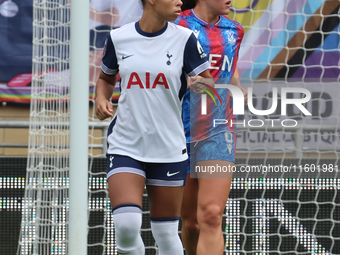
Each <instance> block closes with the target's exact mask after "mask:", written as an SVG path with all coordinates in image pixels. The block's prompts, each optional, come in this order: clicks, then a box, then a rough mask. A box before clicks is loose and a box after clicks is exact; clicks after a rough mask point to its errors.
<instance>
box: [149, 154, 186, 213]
mask: <svg viewBox="0 0 340 255" xmlns="http://www.w3.org/2000/svg"><path fill="white" fill-rule="evenodd" d="M145 172H146V188H147V191H148V197H149V202H150V216H151V217H153V218H173V217H178V216H179V215H180V209H181V205H182V197H183V190H184V185H185V182H186V176H187V174H186V173H187V161H186V160H185V161H181V162H173V163H147V164H146V168H145Z"/></svg>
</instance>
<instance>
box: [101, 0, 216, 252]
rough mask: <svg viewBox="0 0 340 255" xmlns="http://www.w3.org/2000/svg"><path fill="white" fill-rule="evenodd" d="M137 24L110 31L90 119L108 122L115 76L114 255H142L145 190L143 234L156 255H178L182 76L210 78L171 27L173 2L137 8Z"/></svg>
mask: <svg viewBox="0 0 340 255" xmlns="http://www.w3.org/2000/svg"><path fill="white" fill-rule="evenodd" d="M142 3H143V6H144V11H143V15H142V18H141V20H140V21H139V22H136V23H130V24H127V25H125V26H123V27H121V28H119V29H116V30H112V31H111V32H110V35H109V36H108V38H107V40H106V43H105V49H104V56H103V60H102V65H101V67H102V72H101V74H100V77H99V79H98V82H97V87H96V115H97V117H98V118H99V119H100V120H103V119H106V118H108V117H112V113H113V109H112V105H111V104H110V102H109V98H110V97H111V95H112V92H113V88H114V84H115V83H116V77H117V73H118V72H119V74H120V77H121V95H120V97H119V101H118V108H117V111H116V114H115V116H114V118H113V120H112V121H111V124H110V127H109V134H108V151H107V178H108V186H109V196H110V200H111V206H112V212H113V219H114V223H115V230H116V241H117V249H118V254H133V255H139V254H144V253H145V248H144V244H143V241H142V239H141V236H140V233H139V232H140V228H141V224H142V214H141V213H142V198H143V192H144V186H145V184H146V187H147V191H148V196H149V201H150V216H151V230H152V234H153V236H154V238H155V240H156V243H157V245H158V248H159V254H160V255H178V254H183V246H182V243H181V241H180V239H179V236H178V220H179V214H180V208H181V202H182V195H183V186H184V185H185V180H186V171H187V157H188V156H187V152H186V141H185V135H184V130H183V124H182V120H181V98H182V97H183V95H184V93H185V92H186V89H187V75H189V76H195V75H200V76H202V77H207V78H210V77H211V76H210V74H209V71H208V70H207V69H208V67H209V63H208V61H207V59H206V56H205V54H204V52H203V51H202V48H201V46H200V44H199V43H198V41H197V39H196V37H195V36H194V34H193V33H192V31H190V30H189V29H187V28H183V27H180V26H177V25H175V24H173V23H171V22H168V21H174V20H176V18H177V17H178V16H179V15H180V12H181V5H182V2H181V1H180V0H143V1H142Z"/></svg>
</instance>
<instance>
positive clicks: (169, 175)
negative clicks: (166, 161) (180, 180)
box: [166, 171, 180, 177]
mask: <svg viewBox="0 0 340 255" xmlns="http://www.w3.org/2000/svg"><path fill="white" fill-rule="evenodd" d="M179 172H180V171H178V172H175V173H172V174H170V173H169V171H168V172H167V173H166V176H168V177H171V176H173V175H175V174H179Z"/></svg>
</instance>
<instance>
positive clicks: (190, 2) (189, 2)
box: [142, 0, 197, 11]
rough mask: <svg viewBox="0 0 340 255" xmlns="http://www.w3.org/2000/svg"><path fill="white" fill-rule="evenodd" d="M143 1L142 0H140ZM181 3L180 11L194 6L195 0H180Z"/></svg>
mask: <svg viewBox="0 0 340 255" xmlns="http://www.w3.org/2000/svg"><path fill="white" fill-rule="evenodd" d="M142 1H143V0H142ZM182 2H183V5H182V6H181V9H182V11H186V10H188V9H192V8H194V7H195V6H196V2H197V0H182Z"/></svg>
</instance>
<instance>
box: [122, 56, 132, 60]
mask: <svg viewBox="0 0 340 255" xmlns="http://www.w3.org/2000/svg"><path fill="white" fill-rule="evenodd" d="M132 56H133V55H129V56H122V59H126V58H129V57H132Z"/></svg>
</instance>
